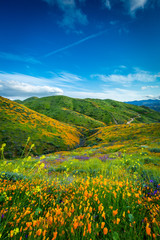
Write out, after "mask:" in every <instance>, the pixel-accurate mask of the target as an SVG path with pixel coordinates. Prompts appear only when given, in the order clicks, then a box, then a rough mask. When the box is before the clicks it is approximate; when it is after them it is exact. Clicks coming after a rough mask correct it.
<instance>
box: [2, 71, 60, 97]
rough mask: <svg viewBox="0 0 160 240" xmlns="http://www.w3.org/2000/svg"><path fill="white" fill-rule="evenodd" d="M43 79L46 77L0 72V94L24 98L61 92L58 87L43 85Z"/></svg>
mask: <svg viewBox="0 0 160 240" xmlns="http://www.w3.org/2000/svg"><path fill="white" fill-rule="evenodd" d="M45 81H46V82H47V79H43V78H36V77H31V76H27V75H23V74H5V73H0V95H1V96H3V97H7V98H11V99H17V98H19V99H25V98H28V97H32V96H37V97H44V96H51V95H62V94H63V90H62V89H60V88H58V87H52V86H49V85H44V82H45ZM42 83H43V84H42Z"/></svg>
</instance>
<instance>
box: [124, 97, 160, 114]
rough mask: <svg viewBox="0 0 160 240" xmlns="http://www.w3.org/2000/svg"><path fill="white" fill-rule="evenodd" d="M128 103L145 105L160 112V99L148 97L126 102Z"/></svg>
mask: <svg viewBox="0 0 160 240" xmlns="http://www.w3.org/2000/svg"><path fill="white" fill-rule="evenodd" d="M126 103H129V104H133V105H136V106H146V107H149V108H151V109H153V110H155V111H157V112H160V100H158V99H155V100H153V99H148V100H140V101H131V102H126Z"/></svg>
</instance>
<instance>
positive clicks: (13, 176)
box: [0, 172, 27, 182]
mask: <svg viewBox="0 0 160 240" xmlns="http://www.w3.org/2000/svg"><path fill="white" fill-rule="evenodd" d="M0 178H1V179H6V180H10V181H13V182H16V181H18V180H26V179H27V177H25V176H24V175H23V174H20V173H13V172H1V173H0Z"/></svg>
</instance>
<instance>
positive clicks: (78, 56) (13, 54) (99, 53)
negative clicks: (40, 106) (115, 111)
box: [0, 0, 160, 101]
mask: <svg viewBox="0 0 160 240" xmlns="http://www.w3.org/2000/svg"><path fill="white" fill-rule="evenodd" d="M0 95H1V96H4V97H7V98H10V99H25V98H27V97H31V96H38V97H43V96H51V95H66V96H70V97H77V98H100V99H114V100H119V101H131V100H140V99H148V98H160V0H1V1H0Z"/></svg>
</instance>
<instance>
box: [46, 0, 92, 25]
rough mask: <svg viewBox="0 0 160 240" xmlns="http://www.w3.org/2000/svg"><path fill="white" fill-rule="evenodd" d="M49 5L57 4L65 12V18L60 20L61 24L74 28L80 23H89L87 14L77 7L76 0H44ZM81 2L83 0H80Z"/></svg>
mask: <svg viewBox="0 0 160 240" xmlns="http://www.w3.org/2000/svg"><path fill="white" fill-rule="evenodd" d="M43 1H45V2H47V3H48V4H49V5H54V4H56V5H57V6H58V7H59V9H61V11H62V12H63V18H62V20H61V21H60V22H59V24H60V26H62V27H68V28H69V29H74V28H75V25H76V24H77V23H78V24H80V25H86V24H88V20H87V16H86V15H85V14H84V13H83V12H82V11H81V9H80V8H78V7H77V4H76V1H75V0H43ZM79 2H80V3H82V2H83V1H82V0H80V1H79Z"/></svg>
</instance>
